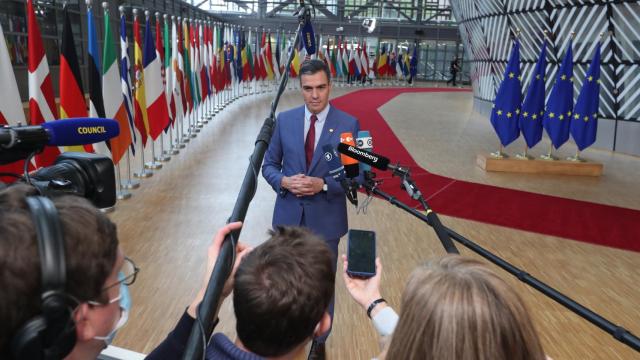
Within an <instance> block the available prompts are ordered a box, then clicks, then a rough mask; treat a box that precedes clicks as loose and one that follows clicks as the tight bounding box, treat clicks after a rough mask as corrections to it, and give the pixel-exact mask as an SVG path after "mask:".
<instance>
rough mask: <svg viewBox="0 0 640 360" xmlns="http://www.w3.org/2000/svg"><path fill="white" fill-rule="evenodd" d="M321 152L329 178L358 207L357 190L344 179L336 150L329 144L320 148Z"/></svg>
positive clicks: (342, 167)
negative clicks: (326, 165) (327, 168)
mask: <svg viewBox="0 0 640 360" xmlns="http://www.w3.org/2000/svg"><path fill="white" fill-rule="evenodd" d="M322 152H323V153H324V159H325V160H326V161H327V163H328V165H329V174H330V175H331V177H332V178H333V179H334V180H335V181H337V182H339V183H340V186H342V190H344V192H345V194H346V195H347V199H348V200H349V202H351V203H352V204H353V205H355V206H356V207H357V206H358V193H357V191H356V190H357V188H355V187H354V186H353V185H352V184H351V183H350V182H349V180H347V179H346V177H345V172H344V166H342V164H341V163H340V160H338V159H339V155H338V152H337V151H336V149H334V148H333V146H331V145H329V144H325V145H323V146H322Z"/></svg>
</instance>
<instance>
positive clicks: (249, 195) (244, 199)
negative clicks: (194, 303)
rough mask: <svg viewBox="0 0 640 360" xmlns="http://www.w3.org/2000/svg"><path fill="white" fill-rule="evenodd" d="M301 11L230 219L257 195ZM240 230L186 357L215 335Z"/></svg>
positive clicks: (225, 250) (223, 255) (225, 246)
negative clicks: (291, 44) (267, 114)
mask: <svg viewBox="0 0 640 360" xmlns="http://www.w3.org/2000/svg"><path fill="white" fill-rule="evenodd" d="M297 13H299V15H298V20H299V23H298V30H297V31H296V35H295V39H294V42H293V47H292V51H291V53H290V54H289V59H288V60H287V66H286V67H285V69H287V71H285V75H284V76H282V78H281V79H280V86H279V87H278V92H277V94H276V97H275V99H274V100H273V102H272V103H271V109H270V113H269V117H267V118H266V119H265V120H264V123H263V124H262V128H261V129H260V133H258V137H257V138H256V142H255V147H254V149H253V153H252V154H251V157H250V159H249V166H248V168H247V171H246V172H245V176H244V180H243V182H242V186H241V187H240V192H239V193H238V197H237V198H236V203H235V205H234V208H233V211H232V213H231V217H230V218H229V220H228V221H227V223H229V222H235V221H244V219H245V217H246V215H247V210H248V209H249V204H250V203H251V200H252V199H253V196H254V195H255V192H256V188H257V184H258V174H259V173H260V165H261V164H262V160H263V159H264V154H265V152H266V151H267V148H268V147H269V142H270V141H271V136H272V134H273V129H274V127H275V112H276V108H277V107H278V102H279V101H280V96H281V95H282V93H283V92H284V90H285V87H286V85H287V80H288V79H289V71H288V69H289V68H290V67H291V63H292V62H293V56H294V51H293V49H295V48H296V47H297V46H298V44H299V42H300V41H301V40H302V39H301V38H300V32H301V30H302V26H303V25H304V23H305V22H306V21H309V18H310V15H309V14H310V8H309V7H307V6H304V3H303V4H302V5H301V7H300V8H299V9H298V12H297ZM240 231H241V229H238V230H235V231H232V232H231V233H229V234H228V235H227V236H226V237H225V239H224V242H223V243H222V247H221V248H220V253H219V254H218V258H217V260H216V264H215V266H214V267H213V271H212V273H211V277H210V278H209V283H208V285H207V289H206V291H205V294H204V298H203V300H202V302H201V303H200V305H199V306H198V309H197V312H196V321H195V323H194V324H193V327H192V328H191V334H190V335H189V340H188V342H187V345H186V347H185V352H184V354H183V356H182V359H184V360H195V359H202V358H203V354H204V351H205V349H206V344H207V343H208V340H209V339H210V338H211V334H212V333H213V329H214V327H215V325H216V322H217V321H216V320H215V319H217V316H218V311H219V310H220V305H221V304H222V302H221V296H222V289H223V287H224V284H225V282H226V281H227V279H228V278H229V275H230V274H231V270H232V268H233V263H234V261H235V257H236V244H237V243H238V237H239V236H240Z"/></svg>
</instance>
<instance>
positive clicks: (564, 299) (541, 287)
mask: <svg viewBox="0 0 640 360" xmlns="http://www.w3.org/2000/svg"><path fill="white" fill-rule="evenodd" d="M365 188H366V189H367V191H369V192H371V193H373V194H376V195H378V196H380V197H382V198H383V199H385V200H387V201H388V202H390V203H391V204H393V205H395V206H397V207H399V208H401V209H402V210H404V211H406V212H408V213H410V214H411V215H413V216H415V217H417V218H418V219H420V220H422V221H424V222H425V223H427V224H428V225H430V226H431V227H434V225H435V224H434V223H433V222H432V219H429V214H434V213H433V212H431V211H430V210H427V215H425V214H423V213H421V212H420V211H418V210H416V209H414V208H412V207H410V206H408V205H407V204H405V203H403V202H402V201H400V200H398V199H396V198H395V197H394V196H392V195H389V194H387V193H386V192H384V191H382V190H380V189H378V188H377V187H376V184H375V182H373V181H370V182H367V183H366V184H365ZM427 209H428V208H427ZM438 223H440V222H439V221H438ZM439 225H440V226H441V228H442V230H444V231H446V233H447V234H448V235H449V236H450V238H452V239H454V240H455V241H457V242H458V243H460V244H462V245H464V246H465V247H467V248H468V249H469V250H471V251H473V252H475V253H476V254H478V255H480V256H482V257H483V258H485V259H487V260H489V261H490V262H492V263H493V264H495V265H497V266H498V267H500V268H502V269H503V270H505V271H506V272H508V273H510V274H511V275H513V276H515V277H516V278H518V280H520V281H522V282H523V283H525V284H527V285H529V286H531V287H532V288H534V289H536V290H538V291H539V292H540V293H542V294H543V295H545V296H546V297H548V298H550V299H552V300H554V301H555V302H557V303H558V304H560V305H562V306H564V307H565V308H567V309H569V310H571V311H572V312H574V313H575V314H576V315H578V316H580V317H582V318H583V319H585V320H587V321H589V322H590V323H592V324H593V325H595V326H597V327H599V328H600V329H601V330H604V331H605V332H607V333H609V334H610V335H611V336H613V337H614V338H615V339H616V340H618V341H619V342H621V343H623V344H625V345H627V346H629V347H630V348H632V349H634V350H636V351H638V352H640V338H638V337H637V336H635V335H633V334H632V333H631V332H630V331H628V330H627V329H625V328H623V327H622V326H619V325H616V324H614V323H612V322H611V321H609V320H607V319H606V318H604V317H602V316H601V315H599V314H597V313H596V312H594V311H592V310H590V309H589V308H587V307H585V306H583V305H581V304H579V303H577V302H576V301H575V300H573V299H571V298H570V297H568V296H566V295H564V294H562V293H561V292H559V291H558V290H556V289H554V288H552V287H550V286H549V285H547V284H545V283H544V282H542V281H540V280H538V279H537V278H535V277H534V276H531V275H530V274H529V273H527V272H525V271H523V270H521V269H519V268H517V267H515V266H513V265H512V264H510V263H509V262H507V261H506V260H504V259H502V258H500V257H499V256H497V255H495V254H493V253H492V252H490V251H489V250H487V249H485V248H483V247H482V246H480V245H478V244H476V243H474V242H473V241H471V240H469V239H467V238H465V237H464V236H462V235H460V234H458V233H457V232H455V231H453V230H451V229H449V228H448V227H446V226H444V225H442V224H439ZM436 232H437V231H436Z"/></svg>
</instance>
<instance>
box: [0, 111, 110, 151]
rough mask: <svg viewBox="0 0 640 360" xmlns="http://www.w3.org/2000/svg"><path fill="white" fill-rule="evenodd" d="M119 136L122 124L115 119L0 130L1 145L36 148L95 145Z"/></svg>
mask: <svg viewBox="0 0 640 360" xmlns="http://www.w3.org/2000/svg"><path fill="white" fill-rule="evenodd" d="M119 134H120V125H119V124H118V122H117V121H115V120H113V119H102V118H74V119H63V120H56V121H48V122H45V123H42V124H40V125H35V126H15V127H14V126H11V127H4V128H0V146H1V147H3V148H5V149H11V148H13V147H14V146H19V147H26V146H32V147H34V148H37V147H39V146H43V145H49V146H70V145H85V144H94V143H98V142H102V141H106V140H109V139H111V138H113V137H116V136H118V135H119Z"/></svg>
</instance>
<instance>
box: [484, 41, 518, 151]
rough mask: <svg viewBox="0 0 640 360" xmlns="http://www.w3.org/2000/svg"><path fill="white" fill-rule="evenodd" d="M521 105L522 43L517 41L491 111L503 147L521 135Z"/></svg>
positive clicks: (492, 123)
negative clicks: (519, 122) (519, 120)
mask: <svg viewBox="0 0 640 360" xmlns="http://www.w3.org/2000/svg"><path fill="white" fill-rule="evenodd" d="M521 103H522V91H521V89H520V42H519V41H518V40H516V41H515V42H514V44H513V48H512V49H511V55H510V56H509V62H508V63H507V68H506V69H505V71H504V79H503V80H502V84H500V88H499V89H498V93H497V94H496V99H495V101H494V103H493V110H491V125H493V128H494V130H495V131H496V133H497V134H498V137H499V138H500V143H502V145H503V146H507V145H509V144H511V142H513V140H515V139H517V138H518V136H519V135H520V130H519V129H518V114H520V104H521Z"/></svg>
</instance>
